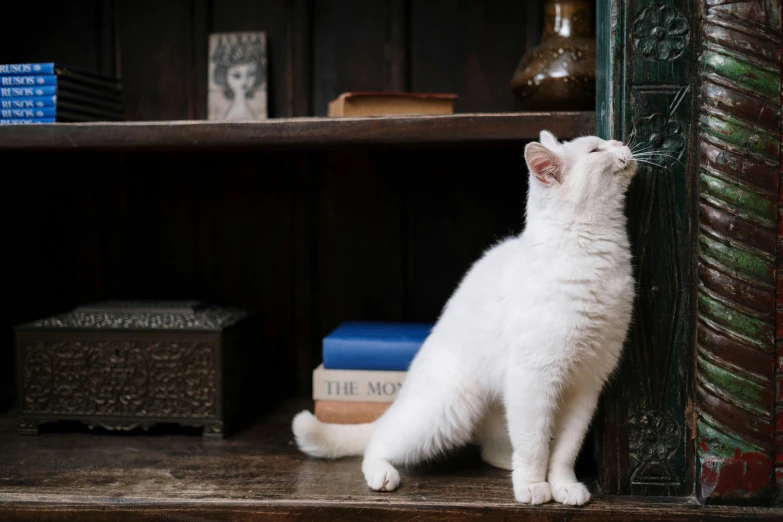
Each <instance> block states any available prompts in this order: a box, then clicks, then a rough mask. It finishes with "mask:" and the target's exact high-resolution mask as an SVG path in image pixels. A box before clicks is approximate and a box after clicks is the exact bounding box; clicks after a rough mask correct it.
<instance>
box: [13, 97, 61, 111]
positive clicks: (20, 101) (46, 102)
mask: <svg viewBox="0 0 783 522" xmlns="http://www.w3.org/2000/svg"><path fill="white" fill-rule="evenodd" d="M56 106H57V96H34V97H32V98H1V97H0V109H40V108H41V107H56Z"/></svg>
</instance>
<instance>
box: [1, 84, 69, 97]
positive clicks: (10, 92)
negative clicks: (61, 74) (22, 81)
mask: <svg viewBox="0 0 783 522" xmlns="http://www.w3.org/2000/svg"><path fill="white" fill-rule="evenodd" d="M55 94H57V86H56V85H42V86H41V87H0V98H32V97H36V96H54V95H55Z"/></svg>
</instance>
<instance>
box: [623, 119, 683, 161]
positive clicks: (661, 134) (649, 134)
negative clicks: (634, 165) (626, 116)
mask: <svg viewBox="0 0 783 522" xmlns="http://www.w3.org/2000/svg"><path fill="white" fill-rule="evenodd" d="M633 134H634V135H635V137H636V140H635V141H636V143H638V144H639V146H640V148H641V150H647V151H661V152H664V153H668V154H667V156H669V157H671V156H673V157H677V156H679V154H680V153H681V152H682V151H683V149H685V130H684V129H683V126H682V124H681V123H680V122H679V121H678V120H677V119H676V118H674V117H672V116H669V117H667V116H666V115H664V114H661V113H654V114H650V115H649V116H645V117H643V118H639V119H638V120H636V122H635V123H634V129H633ZM662 157H664V158H665V156H662ZM656 161H658V159H657V158H656Z"/></svg>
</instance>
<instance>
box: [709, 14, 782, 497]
mask: <svg viewBox="0 0 783 522" xmlns="http://www.w3.org/2000/svg"><path fill="white" fill-rule="evenodd" d="M701 3H702V9H703V11H702V13H701V14H702V24H701V31H700V32H701V49H700V56H699V84H700V85H699V98H698V110H699V112H698V146H699V169H698V177H699V190H698V196H699V200H698V205H699V215H698V223H699V229H698V240H699V243H698V245H699V251H698V280H699V287H698V312H697V313H698V328H697V335H698V336H697V347H698V353H697V356H696V388H695V396H696V402H695V405H696V414H697V417H696V452H697V456H698V459H697V474H698V475H697V479H698V480H697V491H696V493H697V496H698V497H700V498H703V499H704V500H705V501H707V502H724V503H736V502H745V501H755V502H758V503H762V504H765V503H769V502H771V501H772V499H773V498H774V496H775V481H774V475H773V468H774V460H775V443H774V440H775V424H774V421H775V417H774V415H775V366H776V360H775V359H776V357H775V338H776V333H775V319H776V317H775V302H776V278H775V268H776V255H777V254H776V245H777V240H778V222H779V215H778V190H779V183H780V69H779V67H780V61H779V60H780V52H781V32H780V28H781V25H780V24H781V12H780V9H781V8H780V2H779V0H774V1H769V0H756V1H748V2H741V1H736V0H702V2H701Z"/></svg>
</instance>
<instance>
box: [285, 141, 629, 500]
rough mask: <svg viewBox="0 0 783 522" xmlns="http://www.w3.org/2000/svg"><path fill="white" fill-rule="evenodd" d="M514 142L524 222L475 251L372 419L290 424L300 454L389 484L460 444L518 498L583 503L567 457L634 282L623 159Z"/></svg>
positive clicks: (586, 419)
mask: <svg viewBox="0 0 783 522" xmlns="http://www.w3.org/2000/svg"><path fill="white" fill-rule="evenodd" d="M540 141H541V142H540V143H538V142H531V143H529V144H528V145H527V146H526V147H525V160H526V162H527V165H528V168H529V170H530V188H529V191H528V198H527V210H526V225H525V229H524V231H523V232H522V233H521V234H520V235H519V236H516V237H511V238H508V239H506V240H504V241H502V242H500V243H499V244H497V245H496V246H494V247H493V248H491V249H489V250H488V251H487V252H486V253H485V254H484V255H483V256H482V257H481V259H479V260H478V261H477V262H476V263H475V264H474V265H473V266H472V267H471V269H470V270H469V271H468V272H467V274H466V275H465V277H464V279H463V280H462V282H461V283H460V284H459V286H458V287H457V289H456V291H455V292H454V294H453V295H452V296H451V298H450V299H449V300H448V302H447V303H446V306H445V307H444V309H443V311H442V313H441V316H440V318H439V319H438V321H437V323H435V325H434V327H433V330H432V332H431V334H430V335H429V337H428V338H427V339H426V341H425V342H424V344H423V345H422V347H421V348H420V350H419V352H418V353H417V355H416V357H415V358H414V360H413V362H412V363H411V365H410V369H409V371H408V374H407V376H406V378H405V383H404V384H403V386H402V388H401V390H400V392H399V395H398V396H397V399H396V400H395V402H394V403H392V405H391V406H390V407H389V409H388V410H387V411H386V413H384V414H383V416H381V417H380V418H379V419H378V420H377V421H375V422H374V423H370V424H355V425H336V424H325V423H321V422H320V421H318V420H317V419H316V418H315V417H314V416H313V415H312V414H311V413H309V412H307V411H303V412H301V413H299V414H298V415H297V416H296V417H295V418H294V421H293V432H294V435H295V438H296V441H297V444H298V445H299V448H300V449H301V450H302V451H303V452H305V453H307V454H309V455H312V456H315V457H323V458H330V459H332V458H338V457H343V456H361V455H363V456H364V460H363V463H362V471H363V472H364V476H365V479H366V480H367V484H368V485H369V487H370V488H371V489H373V490H376V491H392V490H394V489H396V488H397V486H398V485H399V484H400V475H399V473H398V472H397V470H396V469H395V468H394V465H403V466H404V465H412V464H415V463H418V462H422V461H425V460H428V459H431V458H432V457H435V456H439V455H441V454H442V453H444V452H446V451H447V450H450V449H452V448H455V447H457V446H460V445H464V444H467V443H470V442H476V443H478V444H480V445H481V448H482V449H481V452H482V458H483V459H484V461H485V462H487V463H489V464H491V465H493V466H496V467H499V468H503V469H508V470H512V483H513V488H514V495H515V497H516V499H517V500H518V501H519V502H524V503H530V504H541V503H544V502H548V501H550V500H551V499H552V498H553V497H554V499H555V500H556V501H558V502H562V503H563V504H571V505H581V504H584V503H585V502H587V501H588V500H589V499H590V493H589V492H588V490H587V488H586V487H585V486H584V484H582V483H580V482H578V481H577V479H576V475H575V474H574V461H575V460H576V457H577V454H578V453H579V450H580V448H581V445H582V442H583V439H584V436H585V434H586V431H587V429H588V425H589V423H590V420H591V418H592V416H593V412H594V411H595V408H596V404H597V401H598V397H599V394H600V392H601V389H602V388H603V385H604V383H605V382H606V380H607V378H608V377H609V375H610V374H611V373H612V371H613V370H614V368H615V367H616V365H617V363H618V360H619V357H620V352H621V349H622V346H623V342H624V340H625V337H626V334H627V331H628V327H629V323H630V320H631V311H632V301H633V298H634V288H635V284H634V280H633V276H632V271H631V252H630V246H629V242H628V235H627V232H626V218H625V215H624V211H623V209H624V201H625V194H626V190H627V188H628V185H629V184H630V182H631V179H632V178H633V176H634V174H635V173H636V167H637V160H636V159H635V158H634V156H633V154H632V153H631V150H630V149H629V148H628V147H627V146H625V145H624V144H623V143H621V142H619V141H614V140H612V141H604V140H602V139H600V138H597V137H594V136H590V137H581V138H577V139H574V140H572V141H570V142H566V143H559V142H558V141H557V140H556V139H555V137H554V136H553V135H552V134H551V133H549V132H547V131H542V132H541V135H540Z"/></svg>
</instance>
